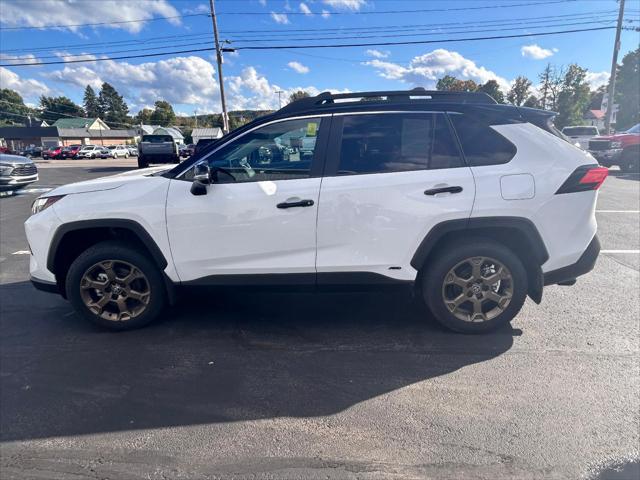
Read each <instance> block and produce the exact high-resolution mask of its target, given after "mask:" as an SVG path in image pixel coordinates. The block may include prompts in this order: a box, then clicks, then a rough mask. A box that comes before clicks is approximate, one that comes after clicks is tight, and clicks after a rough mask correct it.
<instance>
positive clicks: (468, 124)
mask: <svg viewBox="0 0 640 480" xmlns="http://www.w3.org/2000/svg"><path fill="white" fill-rule="evenodd" d="M449 118H451V122H452V123H453V126H454V127H455V129H456V133H457V134H458V138H459V139H460V144H461V145H462V151H463V152H464V156H465V158H466V159H467V163H468V164H469V165H470V166H472V167H482V166H484V165H500V164H502V163H507V162H509V161H510V160H511V159H512V158H513V157H514V156H515V154H516V147H515V145H514V144H513V143H511V142H510V141H509V140H507V139H506V138H504V137H503V136H502V135H500V134H499V133H498V132H496V131H495V130H494V129H493V128H491V127H490V126H489V125H483V124H481V123H479V122H476V121H474V120H471V119H470V118H468V117H467V116H466V115H462V114H451V115H450V117H449Z"/></svg>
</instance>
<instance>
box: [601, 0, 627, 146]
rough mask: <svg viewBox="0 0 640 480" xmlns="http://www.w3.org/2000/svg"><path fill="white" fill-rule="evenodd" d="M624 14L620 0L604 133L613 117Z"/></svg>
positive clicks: (609, 128)
mask: <svg viewBox="0 0 640 480" xmlns="http://www.w3.org/2000/svg"><path fill="white" fill-rule="evenodd" d="M623 16H624V0H620V12H619V13H618V26H617V27H616V42H615V43H614V44H613V58H612V59H611V76H610V77H609V92H608V101H607V115H606V117H605V120H604V131H605V134H608V133H610V131H611V119H612V118H613V102H614V98H613V97H614V95H615V94H616V69H617V68H618V52H619V51H620V31H621V30H622V17H623Z"/></svg>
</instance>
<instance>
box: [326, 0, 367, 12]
mask: <svg viewBox="0 0 640 480" xmlns="http://www.w3.org/2000/svg"><path fill="white" fill-rule="evenodd" d="M322 3H324V4H326V5H329V6H330V7H333V8H335V9H343V10H360V8H361V7H364V6H365V5H366V4H367V1H366V0H322Z"/></svg>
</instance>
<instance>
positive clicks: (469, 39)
mask: <svg viewBox="0 0 640 480" xmlns="http://www.w3.org/2000/svg"><path fill="white" fill-rule="evenodd" d="M613 28H615V27H592V28H579V29H573V30H556V31H553V32H537V33H522V34H516V35H492V36H488V37H467V38H447V39H439V40H413V41H398V42H370V43H346V44H345V43H342V44H328V45H327V44H313V45H272V46H266V45H246V46H240V47H236V48H233V49H229V50H232V51H233V50H285V49H303V48H305V49H308V48H351V47H383V46H391V45H427V44H433V43H459V42H472V41H482V40H501V39H507V38H529V37H541V36H548V35H562V34H568V33H580V32H595V31H600V30H611V29H613ZM212 50H215V48H213V47H209V48H195V49H188V50H175V51H172V52H158V53H147V54H141V55H124V56H120V57H110V58H109V57H106V58H91V59H82V60H61V61H55V62H41V63H38V64H34V63H14V64H0V67H19V66H31V67H33V66H39V65H60V64H67V63H89V62H101V61H106V60H128V59H132V58H146V57H158V56H162V55H175V54H180V53H198V52H210V51H212ZM223 50H224V49H223Z"/></svg>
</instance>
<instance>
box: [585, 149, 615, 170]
mask: <svg viewBox="0 0 640 480" xmlns="http://www.w3.org/2000/svg"><path fill="white" fill-rule="evenodd" d="M589 153H590V154H591V155H592V156H593V157H594V158H595V159H596V160H598V162H599V163H600V164H601V165H604V166H605V167H610V166H611V165H613V164H615V163H616V162H617V161H618V159H619V158H620V155H621V154H622V149H621V148H612V149H610V150H589Z"/></svg>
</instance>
